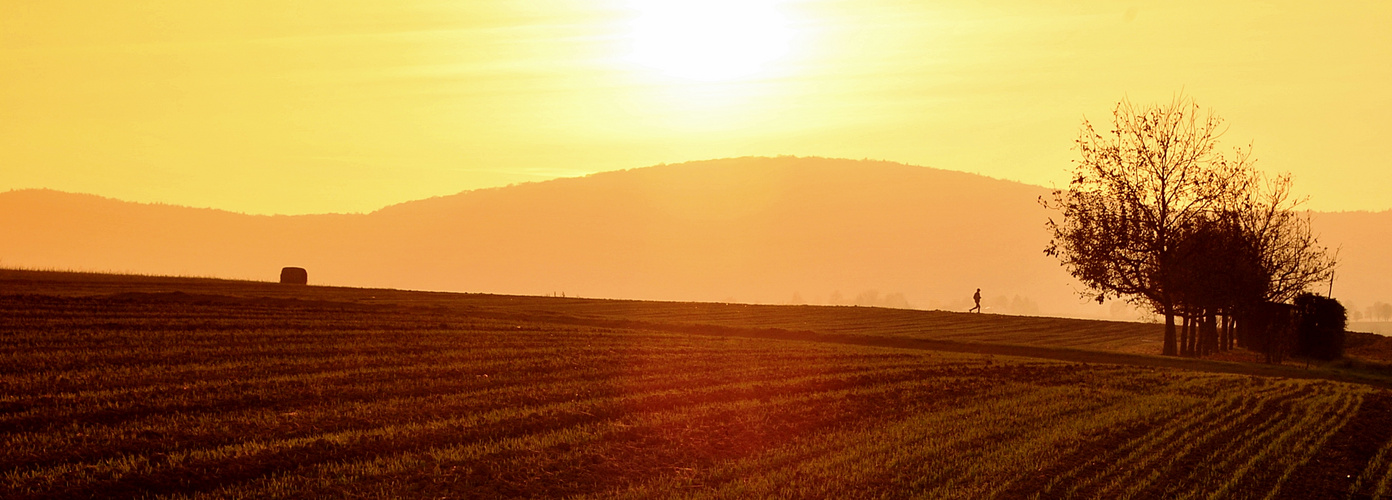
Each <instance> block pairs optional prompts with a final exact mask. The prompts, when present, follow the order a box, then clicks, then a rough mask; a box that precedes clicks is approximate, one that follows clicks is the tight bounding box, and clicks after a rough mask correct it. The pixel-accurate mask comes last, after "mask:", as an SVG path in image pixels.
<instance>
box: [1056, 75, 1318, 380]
mask: <svg viewBox="0 0 1392 500" xmlns="http://www.w3.org/2000/svg"><path fill="white" fill-rule="evenodd" d="M1112 116H1113V128H1112V129H1111V130H1109V131H1106V132H1099V131H1097V130H1096V129H1095V127H1094V126H1093V125H1092V123H1091V122H1088V121H1086V120H1084V122H1083V126H1082V130H1081V132H1080V135H1079V138H1078V139H1077V141H1076V143H1075V149H1077V150H1078V152H1079V153H1080V156H1081V158H1080V159H1078V160H1075V161H1074V167H1073V171H1072V177H1071V180H1070V182H1069V186H1068V188H1067V189H1060V190H1056V191H1054V193H1053V197H1052V199H1050V200H1044V201H1043V203H1044V204H1045V206H1047V207H1049V208H1052V209H1055V210H1057V211H1059V212H1060V213H1061V217H1060V218H1059V219H1057V220H1055V219H1052V218H1051V219H1050V220H1049V223H1048V228H1049V230H1050V231H1051V232H1052V233H1053V239H1052V241H1051V242H1050V244H1049V246H1048V247H1047V248H1046V249H1045V253H1047V254H1049V255H1052V256H1055V257H1057V258H1058V259H1059V260H1060V262H1061V264H1062V265H1063V266H1064V267H1066V268H1067V269H1068V271H1069V272H1070V273H1071V274H1073V276H1074V277H1076V278H1077V279H1078V280H1079V281H1081V282H1082V283H1083V285H1084V286H1086V287H1087V290H1086V291H1085V292H1084V293H1085V294H1086V295H1088V296H1090V297H1091V298H1094V299H1096V300H1097V301H1098V302H1102V301H1104V300H1106V299H1108V298H1121V299H1125V300H1127V301H1129V302H1131V303H1133V304H1135V305H1137V306H1141V307H1144V308H1148V309H1151V310H1153V311H1155V312H1156V313H1158V314H1160V315H1162V316H1163V317H1164V318H1165V339H1164V340H1165V341H1164V347H1163V352H1164V354H1167V355H1176V354H1191V353H1203V352H1208V351H1209V350H1212V349H1220V348H1228V347H1230V346H1231V344H1232V341H1231V339H1232V338H1233V337H1232V335H1231V334H1230V333H1229V331H1228V330H1229V329H1228V327H1229V326H1230V321H1229V316H1230V315H1231V314H1233V313H1234V312H1235V311H1238V310H1241V309H1242V308H1243V307H1244V306H1250V305H1251V304H1255V303H1258V302H1262V301H1288V300H1290V299H1292V298H1294V297H1295V295H1296V294H1298V293H1300V292H1302V291H1304V290H1305V289H1306V288H1308V287H1309V286H1310V285H1311V284H1313V283H1317V282H1320V281H1325V280H1327V279H1329V277H1330V273H1332V270H1333V265H1334V262H1333V259H1331V258H1329V257H1328V256H1327V254H1326V252H1325V249H1324V248H1323V247H1321V246H1319V244H1318V241H1317V239H1316V238H1315V236H1314V235H1313V233H1312V231H1311V228H1310V223H1309V218H1308V216H1302V214H1300V213H1298V212H1297V211H1296V210H1295V208H1296V207H1297V206H1298V205H1299V203H1300V200H1294V199H1292V198H1291V192H1290V185H1291V179H1290V177H1289V176H1285V175H1283V176H1278V177H1275V178H1268V177H1267V176H1265V175H1264V174H1262V173H1261V172H1259V171H1257V170H1256V168H1255V167H1254V164H1253V163H1254V162H1253V160H1252V159H1251V156H1250V151H1249V150H1244V149H1242V148H1237V149H1234V150H1233V151H1232V153H1231V154H1224V153H1223V152H1222V151H1220V149H1219V140H1218V139H1219V137H1220V136H1221V135H1222V130H1221V127H1222V123H1223V122H1222V119H1221V118H1219V117H1217V116H1216V115H1214V114H1213V113H1211V112H1203V111H1201V110H1200V108H1199V106H1198V105H1197V104H1196V103H1195V102H1194V101H1193V100H1192V99H1189V98H1183V97H1178V98H1176V99H1175V100H1174V101H1172V102H1171V103H1169V104H1168V105H1156V106H1136V105H1133V104H1132V103H1130V102H1129V101H1125V100H1123V101H1121V102H1120V103H1118V104H1117V106H1116V108H1115V110H1114V111H1113V114H1112ZM1219 314H1222V315H1223V317H1222V319H1221V320H1219V319H1218V315H1219ZM1177 315H1178V316H1181V317H1183V318H1184V319H1185V322H1184V323H1185V329H1184V335H1185V336H1184V338H1180V337H1179V335H1178V334H1177V330H1176V322H1175V318H1176V316H1177ZM1219 321H1221V322H1222V326H1223V329H1222V333H1221V337H1222V338H1221V339H1220V338H1219V333H1218V332H1219V330H1218V328H1217V322H1219ZM1200 334H1203V335H1204V337H1203V338H1204V343H1200V342H1196V341H1195V340H1194V339H1196V338H1198V336H1199V335H1200Z"/></svg>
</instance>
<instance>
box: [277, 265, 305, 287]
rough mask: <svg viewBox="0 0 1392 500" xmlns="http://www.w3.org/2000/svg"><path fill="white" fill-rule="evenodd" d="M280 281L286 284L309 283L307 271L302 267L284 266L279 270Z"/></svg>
mask: <svg viewBox="0 0 1392 500" xmlns="http://www.w3.org/2000/svg"><path fill="white" fill-rule="evenodd" d="M280 282H281V283H283V284H286V285H306V284H309V271H305V269H304V268H303V267H286V268H283V269H281V270H280Z"/></svg>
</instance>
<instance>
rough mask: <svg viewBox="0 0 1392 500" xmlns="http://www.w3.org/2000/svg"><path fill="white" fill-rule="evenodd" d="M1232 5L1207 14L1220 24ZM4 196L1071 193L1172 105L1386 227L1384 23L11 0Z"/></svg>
mask: <svg viewBox="0 0 1392 500" xmlns="http://www.w3.org/2000/svg"><path fill="white" fill-rule="evenodd" d="M1215 3H1219V4H1221V5H1219V6H1214V5H1212V4H1215ZM0 12H3V14H0V190H4V189H14V188H31V187H47V188H53V189H59V190H64V191H76V192H86V193H95V194H100V195H103V196H109V197H115V198H120V199H125V200H132V201H145V202H164V203H174V204H181V205H192V206H200V207H216V208H224V209H230V210H235V211H242V212H251V213H309V212H341V211H370V210H374V209H376V208H379V207H381V206H383V205H387V204H391V203H396V202H401V201H406V200H411V199H418V198H424V197H429V196H435V195H443V194H452V193H456V192H459V191H462V190H467V189H474V188H480V187H488V186H496V185H503V184H508V183H514V182H526V181H534V180H543V179H548V178H552V177H558V176H576V175H583V174H586V173H591V172H597V171H604V170H616V169H624V168H633V167H642V166H648V165H652V164H657V163H663V162H666V163H674V162H682V161H687V160H696V159H706V158H720V157H731V156H745V155H799V156H828V157H846V158H857V159H858V158H873V159H886V160H892V161H899V162H905V163H911V164H916V165H925V166H932V167H938V168H945V169H952V170H962V171H968V172H977V173H981V174H985V175H989V176H993V177H998V178H1006V179H1013V180H1019V181H1024V182H1029V183H1034V184H1041V185H1046V186H1047V185H1050V184H1051V183H1061V182H1063V179H1064V178H1065V175H1064V171H1065V169H1066V168H1067V167H1068V165H1069V161H1070V160H1071V159H1072V158H1073V157H1074V155H1075V153H1074V152H1073V151H1072V150H1071V149H1070V148H1071V145H1072V139H1073V138H1074V136H1075V135H1076V134H1077V130H1078V125H1079V122H1080V120H1081V119H1082V118H1083V117H1084V116H1086V117H1088V118H1092V119H1094V120H1099V121H1105V120H1106V119H1108V118H1109V112H1110V108H1111V106H1112V105H1113V104H1114V103H1115V102H1116V101H1117V100H1119V99H1121V98H1123V97H1128V96H1129V97H1130V99H1131V100H1133V101H1137V102H1154V101H1168V100H1170V98H1171V97H1172V96H1173V95H1174V94H1175V93H1176V92H1179V91H1181V90H1183V91H1184V92H1185V93H1186V94H1188V95H1190V96H1192V97H1194V98H1196V99H1197V100H1198V101H1199V103H1200V104H1202V105H1204V106H1207V107H1212V108H1213V109H1214V110H1215V111H1216V112H1217V113H1218V114H1220V115H1222V116H1223V117H1224V118H1226V119H1227V120H1228V122H1229V123H1230V125H1231V128H1230V130H1229V131H1228V133H1227V136H1225V141H1226V143H1227V144H1229V145H1240V144H1246V143H1248V142H1252V143H1254V145H1255V156H1256V157H1257V158H1258V159H1259V160H1260V163H1259V164H1260V165H1262V166H1263V167H1265V168H1266V169H1268V170H1275V171H1289V172H1292V173H1293V174H1295V176H1296V187H1297V190H1298V191H1300V192H1301V193H1303V194H1306V195H1309V196H1310V197H1311V202H1310V205H1309V206H1310V207H1312V208H1315V209H1320V210H1345V209H1348V210H1353V209H1371V210H1385V209H1389V208H1392V196H1389V195H1388V190H1389V188H1392V162H1390V161H1389V157H1392V155H1389V151H1388V144H1392V141H1389V140H1388V135H1389V133H1392V29H1389V26H1392V2H1386V1H1346V2H1295V1H1291V2H1211V1H1194V2H1187V1H1178V2H1174V1H1172V2H1131V3H1127V2H1115V1H1091V2H1077V1H1067V2H1065V1H1053V2H1048V1H1046V2H1041V1H1037V0H1029V1H1018V2H981V1H976V0H972V1H941V2H929V1H907V0H900V1H895V0H854V1H852V0H806V1H796V0H790V1H763V2H761V1H759V0H705V1H697V2H691V1H685V2H683V1H675V2H673V1H668V2H661V1H622V0H600V1H569V0H525V1H521V0H516V1H514V0H488V1H459V0H454V1H418V0H417V1H412V0H402V1H394V2H380V1H373V2H365V1H354V0H332V1H329V0H311V1H297V2H285V1H283V0H274V1H268V0H235V1H216V0H208V1H187V0H177V1H142V2H96V1H61V0H54V1H43V2H35V1H29V0H0Z"/></svg>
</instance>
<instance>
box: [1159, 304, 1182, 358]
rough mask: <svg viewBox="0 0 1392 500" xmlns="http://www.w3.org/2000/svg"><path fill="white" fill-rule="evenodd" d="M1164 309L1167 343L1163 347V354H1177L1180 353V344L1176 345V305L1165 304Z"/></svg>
mask: <svg viewBox="0 0 1392 500" xmlns="http://www.w3.org/2000/svg"><path fill="white" fill-rule="evenodd" d="M1164 310H1165V311H1164V312H1165V344H1164V347H1163V348H1162V349H1161V354H1164V355H1165V356H1175V355H1178V354H1179V349H1177V347H1178V346H1176V345H1175V324H1174V306H1172V305H1170V304H1165V305H1164Z"/></svg>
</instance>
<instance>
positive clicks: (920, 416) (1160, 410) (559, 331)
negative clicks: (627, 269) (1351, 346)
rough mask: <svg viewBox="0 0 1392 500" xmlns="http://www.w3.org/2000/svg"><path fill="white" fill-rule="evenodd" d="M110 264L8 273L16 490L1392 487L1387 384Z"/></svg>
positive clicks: (870, 493)
mask: <svg viewBox="0 0 1392 500" xmlns="http://www.w3.org/2000/svg"><path fill="white" fill-rule="evenodd" d="M8 276H9V277H10V278H14V275H8ZM25 276H29V277H32V276H36V274H28V275H25ZM70 278H71V277H70ZM102 280H105V281H102ZM102 280H95V281H85V282H84V281H81V280H80V279H76V278H73V281H69V282H66V283H63V282H58V281H53V282H42V281H39V282H33V281H30V282H23V280H15V279H10V280H9V281H7V282H6V284H7V285H8V287H7V288H6V290H7V292H6V294H5V295H2V296H0V318H3V323H2V324H3V328H0V373H2V374H3V376H0V388H2V389H3V391H2V392H0V445H2V446H0V471H3V479H0V497H4V498H92V497H157V498H189V497H198V498H304V497H348V498H381V497H409V498H432V497H436V498H438V497H451V498H496V497H581V498H587V497H592V498H614V497H618V498H654V497H658V498H688V497H702V498H708V497H713V498H749V497H754V498H760V497H798V498H902V497H927V498H992V497H995V498H1028V497H1032V496H1037V497H1040V498H1059V497H1074V498H1120V497H1133V498H1197V497H1214V496H1216V497H1234V498H1273V497H1275V498H1347V497H1354V498H1387V497H1389V496H1392V426H1389V425H1387V422H1389V421H1392V395H1389V392H1388V391H1387V390H1386V389H1382V388H1380V387H1378V386H1376V385H1367V384H1347V383H1340V382H1333V381H1328V380H1298V379H1288V378H1273V377H1259V376H1252V375H1245V374H1221V373H1208V372H1202V371H1192V370H1179V369H1172V368H1162V367H1148V366H1128V365H1120V364H1110V363H1078V362H1067V361H1057V360H1046V359H1031V358H1024V357H1009V356H1000V355H992V354H973V353H963V352H955V353H954V352H944V351H935V350H931V349H923V348H897V347H885V346H875V345H852V344H848V343H846V342H841V341H837V338H834V337H829V336H828V337H825V338H823V339H822V340H820V341H819V340H816V339H815V338H812V339H811V340H809V339H807V338H801V339H799V338H790V337H792V336H794V335H793V334H794V333H796V332H795V331H793V330H772V329H769V328H767V327H765V326H758V325H756V326H748V327H737V326H736V322H735V321H734V320H733V319H729V318H727V320H726V322H727V323H728V324H729V325H727V326H725V327H722V329H715V330H709V331H706V332H704V333H703V332H701V331H696V330H692V331H686V330H683V328H687V329H689V328H690V324H691V323H689V322H688V323H680V324H681V325H685V326H683V327H682V328H662V325H664V324H666V325H672V324H677V323H671V322H670V321H675V320H673V319H672V318H670V317H668V318H667V319H665V320H661V321H669V323H663V322H661V321H659V319H661V317H660V316H661V315H656V313H649V314H648V315H647V316H646V317H644V316H642V315H639V314H638V313H637V312H633V313H632V316H633V318H632V321H630V326H616V325H618V324H619V323H618V322H616V321H614V320H613V319H612V318H615V317H618V316H615V314H617V311H616V310H613V309H614V308H616V307H617V308H625V307H629V308H631V307H633V306H632V305H631V304H630V305H628V306H625V305H622V304H624V303H618V302H614V301H588V303H590V306H584V304H585V303H586V302H587V301H585V300H584V299H554V302H550V304H552V306H554V307H552V309H553V310H552V311H551V312H549V313H542V312H538V311H537V310H535V309H527V308H523V307H520V306H518V307H515V308H513V310H514V312H513V313H508V311H509V308H508V307H507V306H506V304H507V303H508V302H510V301H512V302H528V303H530V304H533V306H530V307H535V303H536V301H541V300H551V299H541V298H534V299H524V298H506V297H488V296H463V295H456V294H427V293H410V292H395V291H372V290H355V289H333V288H320V287H277V286H273V285H261V284H246V283H244V282H243V283H238V282H217V281H211V280H209V281H194V280H184V281H177V282H176V281H167V282H160V281H158V280H155V279H153V278H144V279H143V280H145V281H143V282H142V281H141V279H137V278H131V279H129V280H127V281H121V280H120V279H117V278H110V277H106V278H102ZM161 287H164V288H169V289H171V290H181V291H166V292H157V291H153V290H154V289H157V288H161ZM45 289H49V290H50V291H52V292H53V293H49V294H43V293H38V292H42V291H43V290H45ZM121 289H126V290H127V291H125V292H120V291H118V290H121ZM219 291H221V292H222V293H216V292H219ZM468 297H473V299H469V298H468ZM470 300H474V301H475V302H473V304H474V305H470V304H471V302H470ZM480 303H488V304H491V305H490V306H489V307H481V306H479V305H478V304H480ZM585 307H589V309H588V310H589V311H590V313H587V314H579V313H576V311H579V310H582V309H585ZM654 307H659V308H660V307H677V305H675V304H669V305H665V306H664V305H661V304H657V305H655V306H654ZM686 307H690V308H700V307H714V306H700V305H694V304H693V305H687V306H686ZM605 308H609V309H611V310H610V312H609V313H608V315H605V316H603V318H610V319H607V320H604V321H600V320H599V319H598V318H601V316H600V315H598V314H597V313H595V312H594V311H597V310H600V309H605ZM630 310H631V311H636V309H630ZM838 310H839V311H841V312H843V314H845V315H847V317H848V318H852V319H850V320H848V321H852V322H857V321H863V320H861V319H855V318H857V317H860V318H863V316H856V315H857V314H861V313H863V312H864V311H867V310H868V309H865V308H806V307H785V308H777V307H769V308H767V309H759V308H756V309H754V311H755V312H759V311H763V312H765V313H768V312H770V311H783V312H784V313H790V312H791V313H796V312H799V311H802V312H807V313H808V318H812V319H815V320H816V321H817V322H821V323H819V324H825V323H829V322H833V319H834V318H832V317H833V316H835V315H836V313H837V311H838ZM567 311H569V312H568V313H567ZM565 314H571V315H565ZM757 317H758V314H751V315H747V317H746V318H745V320H746V321H753V320H754V319H755V318H757ZM818 318H820V319H818ZM990 318H991V315H984V316H983V317H981V318H975V319H973V320H974V321H987V320H989V319H990ZM686 319H687V320H688V321H694V320H693V319H692V318H686ZM696 319H700V318H696ZM997 319H998V320H1000V321H1002V322H1003V324H1007V325H1009V324H1012V323H1011V321H1012V320H1010V319H1009V318H1004V317H997ZM605 321H608V323H605ZM768 321H769V322H770V324H772V323H779V322H782V321H785V320H776V321H775V320H773V319H770V320H768ZM1020 321H1022V320H1017V322H1016V323H1013V324H1016V325H1017V326H1016V328H1019V325H1023V324H1025V323H1023V322H1020ZM944 324H948V323H947V322H945V320H944ZM1044 324H1048V323H1044ZM1059 324H1064V323H1059ZM1085 324H1086V322H1077V323H1076V324H1075V326H1076V325H1085ZM605 325H609V326H605ZM643 325H648V326H643ZM981 325H984V323H982V324H979V325H978V327H979V328H985V327H984V326H981ZM857 328H859V329H861V330H864V331H870V330H873V329H874V326H873V325H868V324H861V325H860V326H858V327H857ZM895 328H896V327H895V326H894V325H886V331H888V332H891V333H886V334H883V335H889V336H893V335H909V334H910V333H911V332H900V333H893V332H896V331H898V330H895ZM1056 328H1058V329H1059V331H1058V332H1057V333H1058V334H1059V335H1063V334H1065V333H1067V332H1066V331H1065V330H1063V327H1056ZM808 329H809V330H818V329H821V327H819V326H818V325H817V324H809V327H808ZM903 329H904V328H903V327H902V326H901V327H900V330H903ZM831 330H834V329H831ZM828 335H830V334H828ZM924 335H926V334H924ZM1079 335H1084V333H1082V332H1080V333H1079ZM842 340H844V339H842Z"/></svg>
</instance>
